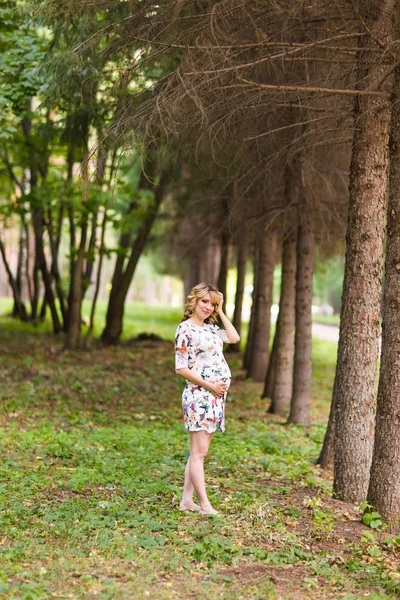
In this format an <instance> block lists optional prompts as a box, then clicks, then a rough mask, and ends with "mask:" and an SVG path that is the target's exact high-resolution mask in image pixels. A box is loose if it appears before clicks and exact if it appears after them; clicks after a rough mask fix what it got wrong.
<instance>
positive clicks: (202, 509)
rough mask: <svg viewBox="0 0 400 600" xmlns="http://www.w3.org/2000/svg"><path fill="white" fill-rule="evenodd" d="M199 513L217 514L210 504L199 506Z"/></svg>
mask: <svg viewBox="0 0 400 600" xmlns="http://www.w3.org/2000/svg"><path fill="white" fill-rule="evenodd" d="M200 514H201V515H217V514H218V511H217V510H215V508H213V507H212V506H211V504H205V505H204V506H201V507H200Z"/></svg>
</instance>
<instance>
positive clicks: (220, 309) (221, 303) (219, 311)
mask: <svg viewBox="0 0 400 600" xmlns="http://www.w3.org/2000/svg"><path fill="white" fill-rule="evenodd" d="M218 296H219V297H220V298H221V302H220V303H219V304H218V309H217V310H218V313H219V314H220V313H222V307H223V305H224V295H223V294H222V293H221V292H218Z"/></svg>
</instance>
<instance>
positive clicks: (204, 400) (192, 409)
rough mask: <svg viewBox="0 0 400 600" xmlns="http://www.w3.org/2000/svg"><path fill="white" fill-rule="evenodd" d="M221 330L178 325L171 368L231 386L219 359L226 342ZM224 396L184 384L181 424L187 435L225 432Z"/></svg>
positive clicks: (228, 373) (187, 323)
mask: <svg viewBox="0 0 400 600" xmlns="http://www.w3.org/2000/svg"><path fill="white" fill-rule="evenodd" d="M228 341H229V340H228V336H227V334H226V331H225V329H221V328H220V327H218V325H214V324H211V323H204V325H203V326H199V325H195V324H194V323H192V322H191V321H182V323H180V325H178V328H177V330H176V336H175V368H176V369H183V368H185V367H186V368H188V369H190V370H192V371H195V372H196V373H197V374H198V375H200V377H201V378H202V379H204V380H205V381H211V382H214V381H223V382H225V383H227V384H228V387H229V385H230V383H231V371H230V369H229V366H228V363H227V362H226V360H225V357H224V355H223V343H224V342H228ZM225 401H226V392H225V394H224V396H222V397H221V398H216V397H215V396H213V394H212V393H211V392H209V391H208V390H207V389H206V388H204V387H202V386H200V385H195V384H193V383H191V382H190V381H188V380H186V385H185V388H184V390H183V393H182V409H183V421H184V425H185V429H188V430H189V431H200V430H205V431H207V432H208V433H214V431H217V430H218V431H225Z"/></svg>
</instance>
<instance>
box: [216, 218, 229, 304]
mask: <svg viewBox="0 0 400 600" xmlns="http://www.w3.org/2000/svg"><path fill="white" fill-rule="evenodd" d="M230 241H231V236H230V235H229V231H228V229H227V228H224V229H223V231H222V233H221V261H220V264H219V273H218V281H217V288H218V289H219V291H220V292H221V294H222V295H223V296H224V304H223V307H224V310H225V308H226V285H227V281H228V269H229V251H230Z"/></svg>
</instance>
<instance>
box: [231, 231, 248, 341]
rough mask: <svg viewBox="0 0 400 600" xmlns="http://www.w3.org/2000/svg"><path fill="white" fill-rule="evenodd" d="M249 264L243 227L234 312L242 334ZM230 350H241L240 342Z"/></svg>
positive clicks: (239, 331)
mask: <svg viewBox="0 0 400 600" xmlns="http://www.w3.org/2000/svg"><path fill="white" fill-rule="evenodd" d="M246 265H247V239H246V230H245V228H244V229H243V232H242V236H241V238H240V241H239V243H238V247H237V256H236V270H237V276H236V294H235V310H234V313H233V326H234V327H235V329H236V331H237V332H238V334H239V335H240V333H241V330H242V307H243V296H244V285H245V277H246ZM229 349H230V352H240V342H238V343H237V344H231V345H230V346H229Z"/></svg>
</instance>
